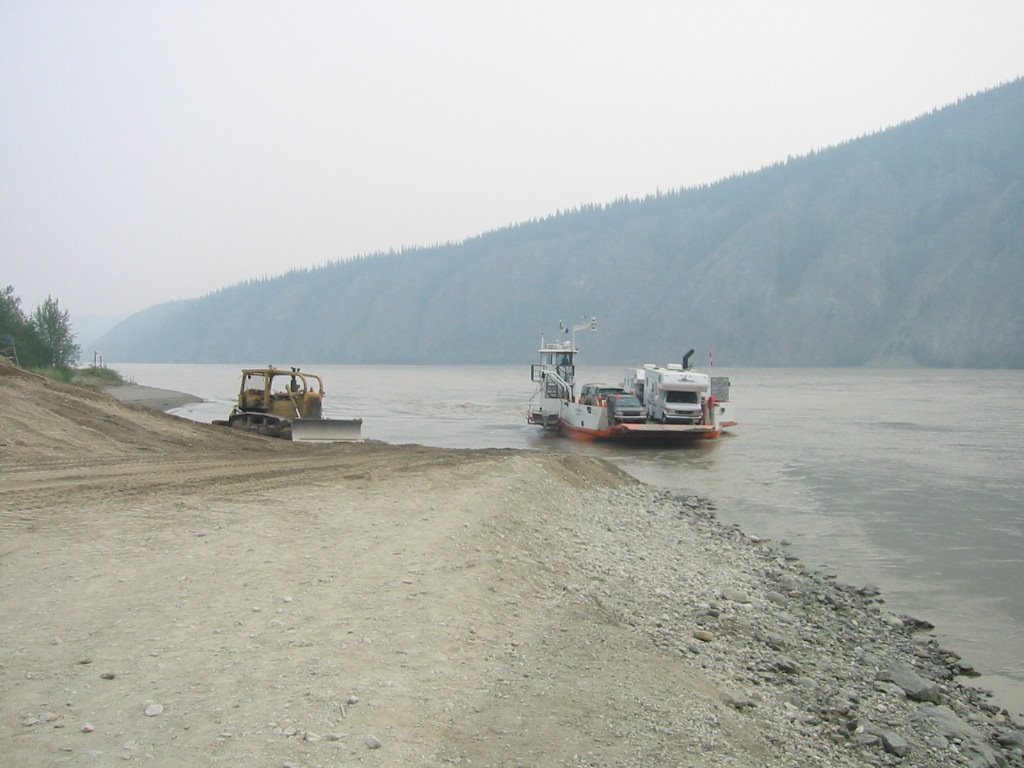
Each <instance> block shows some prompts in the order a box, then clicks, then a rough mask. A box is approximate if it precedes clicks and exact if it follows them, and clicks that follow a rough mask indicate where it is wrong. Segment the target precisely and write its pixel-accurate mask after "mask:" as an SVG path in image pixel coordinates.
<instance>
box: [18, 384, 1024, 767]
mask: <svg viewBox="0 0 1024 768" xmlns="http://www.w3.org/2000/svg"><path fill="white" fill-rule="evenodd" d="M0 384H2V386H3V387H4V391H5V396H4V398H2V399H0V469H2V471H0V530H2V531H3V538H2V541H3V545H2V549H0V584H2V585H3V589H2V590H0V617H2V618H0V754H4V755H5V756H6V757H5V759H6V761H8V762H9V763H10V764H11V765H15V764H20V765H28V764H33V765H34V764H52V765H94V764H96V763H97V762H104V761H107V760H110V759H114V758H117V759H120V758H122V757H124V758H138V759H142V758H146V759H148V761H149V762H150V763H151V764H153V765H168V766H171V765H190V764H198V763H208V762H211V761H213V760H219V761H223V762H225V763H226V764H242V763H258V764H265V765H289V764H290V765H295V766H307V765H308V766H315V765H330V764H339V763H355V762H359V763H361V764H367V765H382V766H384V765H424V766H426V765H445V764H467V765H468V764H475V765H495V766H514V765H550V766H563V765H601V766H604V765H607V766H612V765H644V766H662V765H663V766H680V765H682V766H708V767H710V766H723V765H734V766H755V765H756V766H763V765H773V766H807V765H838V766H854V765H858V766H860V765H896V764H901V765H920V766H940V765H941V766H947V765H999V764H1012V765H1020V764H1024V762H1022V760H1021V757H1020V745H1021V738H1022V734H1021V732H1020V730H1019V727H1018V726H1017V725H1016V724H1014V723H1013V722H1011V720H1010V719H1009V718H1008V716H1007V715H1006V714H1005V713H1002V712H1000V711H999V710H998V708H997V707H994V706H992V705H991V704H990V703H989V702H988V700H987V698H986V697H985V696H983V695H981V694H980V693H978V692H977V691H974V690H972V689H969V688H964V687H962V686H961V685H960V684H959V683H957V682H956V680H955V679H954V678H953V675H954V673H955V672H957V671H959V668H958V661H957V659H956V657H955V654H952V653H950V652H947V651H944V650H943V649H940V648H938V647H937V646H936V645H935V643H934V641H933V640H931V639H930V638H929V637H928V636H927V635H925V634H922V633H921V632H918V631H915V630H917V629H918V628H917V627H916V626H915V625H914V623H913V622H910V621H905V620H901V619H898V618H896V617H892V616H888V615H887V614H886V613H885V612H884V610H882V608H883V607H884V606H880V604H879V602H878V598H877V596H875V595H872V594H870V593H867V594H862V593H861V592H859V591H858V590H856V589H853V588H850V587H845V586H842V585H837V584H835V583H834V582H833V581H831V580H830V579H827V578H825V577H823V576H819V575H817V574H815V573H810V572H808V571H807V570H806V569H805V568H804V567H803V566H802V564H800V563H799V562H797V561H794V560H792V559H790V558H789V557H787V555H786V554H785V552H784V551H783V550H781V549H779V548H778V547H776V546H774V545H773V544H772V543H771V542H766V541H760V540H757V539H754V538H751V537H749V536H746V535H744V534H743V533H742V532H741V531H739V530H737V529H735V528H732V527H728V526H724V525H722V524H721V523H719V522H718V521H717V519H716V518H715V515H714V511H713V509H712V505H711V504H710V502H708V501H706V500H703V499H699V498H695V497H679V496H673V495H670V494H667V493H663V492H659V491H656V490H654V489H651V488H649V487H646V486H643V485H641V484H638V483H636V482H635V481H634V480H632V479H631V478H629V477H628V476H627V475H625V474H624V473H622V472H620V471H618V470H616V469H615V468H614V467H612V466H611V465H610V464H608V463H606V462H604V461H601V460H598V459H591V458H586V457H580V456H573V455H558V454H548V453H545V454H540V453H533V452H529V451H512V450H481V451H462V450H443V449H433V448H423V447H420V446H412V445H406V446H394V445H385V444H380V443H373V442H368V443H363V444H349V445H330V446H322V445H308V444H292V443H288V442H284V441H275V440H271V439H266V438H260V437H255V436H248V435H241V434H236V433H234V432H231V431H229V430H224V429H218V428H214V427H209V426H206V425H202V424H195V423H193V422H189V421H185V420H182V419H177V418H174V417H171V416H167V415H165V414H162V413H157V412H154V411H152V410H148V409H145V408H142V407H138V406H133V405H126V404H123V403H119V402H117V401H116V400H114V399H113V398H111V397H109V396H107V395H105V394H103V393H101V392H96V391H93V390H88V389H82V388H76V387H70V386H66V385H61V384H56V383H54V382H48V381H46V380H43V379H40V378H39V377H34V376H32V375H31V374H27V373H25V372H23V371H20V370H19V369H15V368H12V367H10V366H4V367H0ZM1015 745H1016V751H1015Z"/></svg>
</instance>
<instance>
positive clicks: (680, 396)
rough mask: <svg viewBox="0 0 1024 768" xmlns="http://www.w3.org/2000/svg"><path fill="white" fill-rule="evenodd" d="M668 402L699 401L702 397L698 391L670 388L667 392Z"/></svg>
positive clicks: (666, 399)
mask: <svg viewBox="0 0 1024 768" xmlns="http://www.w3.org/2000/svg"><path fill="white" fill-rule="evenodd" d="M665 402H666V403H699V402H700V399H699V397H698V395H697V393H696V392H678V391H676V390H674V389H670V390H668V391H667V392H666V393H665Z"/></svg>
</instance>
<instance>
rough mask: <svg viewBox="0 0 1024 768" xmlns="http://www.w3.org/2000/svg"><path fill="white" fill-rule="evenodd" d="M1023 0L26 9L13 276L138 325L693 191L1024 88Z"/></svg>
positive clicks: (6, 150)
mask: <svg viewBox="0 0 1024 768" xmlns="http://www.w3.org/2000/svg"><path fill="white" fill-rule="evenodd" d="M1022 30H1024V2H1021V1H1020V0H1002V1H1001V2H995V1H993V0H972V2H967V1H966V0H957V1H956V2H947V1H945V0H926V1H920V2H917V1H915V2H900V0H885V1H884V2H874V1H872V0H868V1H864V0H862V1H861V2H849V0H845V1H844V2H826V1H823V0H818V1H817V2H815V1H814V0H807V1H806V2H780V1H779V0H773V1H772V2H765V1H764V0H760V1H759V2H752V1H748V0H742V1H737V2H727V1H726V0H723V1H721V2H691V1H690V0H675V1H674V2H644V0H627V1H624V2H615V3H611V2H599V1H596V0H566V1H565V2H559V0H543V1H542V2H533V1H532V0H530V1H523V0H520V1H519V2H509V3H497V2H486V1H482V0H468V1H467V2H445V1H444V0H432V1H431V2H422V1H420V2H411V1H410V2H391V1H388V0H375V1H374V2H368V1H367V2H359V3H356V2H343V1H342V0H334V1H328V0H324V1H323V2H316V1H310V2H303V3H282V2H280V1H279V0H277V1H275V2H263V1H261V0H237V1H236V2H227V1H223V2H217V0H203V1H202V2H188V1H187V0H163V2H158V1H157V0H151V1H147V0H124V1H123V2H115V1H105V0H94V1H91V2H89V1H84V0H83V1H81V2H72V1H71V0H67V1H65V2H47V1H46V0H0V287H2V286H4V285H7V284H13V285H14V287H15V292H16V293H17V294H18V295H20V296H21V297H22V303H23V308H25V309H27V310H31V309H33V308H34V307H35V306H36V305H37V304H38V303H39V302H41V301H42V300H43V299H45V298H46V296H47V295H48V294H52V295H53V296H55V297H56V298H58V299H59V300H60V302H61V305H62V306H63V307H65V308H68V309H69V310H70V311H71V314H72V315H73V316H76V315H82V314H107V313H127V312H132V311H135V310H138V309H142V308H144V307H147V306H150V305H152V304H156V303H159V302H162V301H166V300H170V299H175V298H187V297H192V296H199V295H202V294H205V293H208V292H209V291H211V290H215V289H216V288H219V287H222V286H224V285H228V284H231V283H234V282H237V281H239V280H243V279H247V278H250V277H258V276H262V275H275V274H279V273H282V272H285V271H287V270H288V269H291V268H294V267H300V266H314V265H317V264H322V263H325V262H329V261H333V260H336V259H339V258H349V257H351V256H354V255H357V254H363V253H370V252H374V251H378V250H386V249H389V248H400V247H402V246H407V245H426V244H432V243H436V242H444V241H458V240H462V239H464V238H466V237H468V236H472V235H475V234H479V233H481V232H484V231H487V230H489V229H494V228H497V227H501V226H504V225H506V224H510V223H514V222H517V221H521V220H524V219H529V218H535V217H543V216H545V215H547V214H550V213H554V212H555V211H557V210H559V209H566V208H572V207H575V206H577V205H580V204H583V203H592V202H598V203H599V202H607V201H611V200H614V199H616V198H620V197H623V196H630V197H642V196H643V195H645V194H648V193H651V192H654V191H656V190H658V189H661V190H668V189H675V188H678V187H681V186H690V185H694V184H699V183H703V182H708V181H713V180H715V179H718V178H721V177H723V176H727V175H729V174H732V173H735V172H739V171H743V170H748V169H754V168H759V167H762V166H764V165H767V164H770V163H773V162H776V161H778V160H782V159H785V158H786V156H787V155H799V154H804V153H806V152H807V151H809V150H811V149H815V148H821V147H824V146H828V145H832V144H836V143H839V142H842V141H845V140H847V139H850V138H854V137H857V136H860V135H863V134H865V133H870V132H873V131H876V130H878V129H881V128H884V127H886V126H889V125H892V124H894V123H898V122H900V121H902V120H905V119H908V118H911V117H914V116H916V115H918V114H921V113H923V112H927V111H929V110H931V109H932V108H933V107H936V106H942V105H945V104H948V103H950V102H952V101H955V100H956V99H957V98H958V97H960V96H963V95H966V94H969V93H973V92H976V91H979V90H987V89H989V88H991V87H994V86H996V85H998V84H1000V83H1003V82H1008V81H1010V80H1013V79H1016V78H1017V77H1020V76H1021V75H1024V43H1022V39H1024V38H1022Z"/></svg>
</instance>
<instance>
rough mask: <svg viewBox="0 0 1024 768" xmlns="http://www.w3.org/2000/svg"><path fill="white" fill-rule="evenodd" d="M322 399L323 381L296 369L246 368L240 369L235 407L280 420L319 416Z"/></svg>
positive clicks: (315, 417) (316, 417)
mask: <svg viewBox="0 0 1024 768" xmlns="http://www.w3.org/2000/svg"><path fill="white" fill-rule="evenodd" d="M323 398H324V383H323V380H322V379H321V378H320V377H319V376H317V375H315V374H310V373H303V372H302V371H301V370H299V369H298V368H292V369H290V370H286V369H283V368H274V367H270V368H249V369H246V370H244V371H242V386H241V389H240V390H239V393H238V409H239V410H241V411H248V412H255V413H266V414H270V415H272V416H276V417H278V418H280V419H287V420H291V419H319V418H320V417H321V415H322V409H323Z"/></svg>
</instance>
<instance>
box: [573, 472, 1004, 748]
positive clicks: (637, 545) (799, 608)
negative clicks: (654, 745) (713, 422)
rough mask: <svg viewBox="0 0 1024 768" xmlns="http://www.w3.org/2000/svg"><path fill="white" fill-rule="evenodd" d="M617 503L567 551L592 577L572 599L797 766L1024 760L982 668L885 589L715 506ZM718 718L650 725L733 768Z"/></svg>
mask: <svg viewBox="0 0 1024 768" xmlns="http://www.w3.org/2000/svg"><path fill="white" fill-rule="evenodd" d="M610 493H611V495H612V497H613V498H614V500H615V501H614V503H612V504H608V503H602V502H601V501H599V500H597V499H594V500H590V501H587V502H584V503H582V504H581V506H580V508H579V509H578V511H577V514H578V516H579V522H580V525H579V526H578V527H577V528H576V531H577V532H576V534H575V535H574V536H573V537H572V540H571V542H567V544H570V545H571V544H573V543H574V544H575V557H576V560H577V562H578V563H581V564H583V565H584V573H587V574H588V575H589V578H586V579H584V580H581V581H580V582H578V583H576V584H573V585H572V586H571V588H572V589H574V590H577V591H578V592H579V593H580V594H581V595H583V596H585V597H586V598H587V599H589V600H591V601H593V602H594V603H596V604H598V605H600V606H601V607H602V608H603V609H604V610H607V611H609V612H611V613H612V614H613V615H615V616H616V617H617V618H618V620H620V621H623V622H626V623H628V624H630V625H632V626H634V627H636V628H637V629H638V630H640V631H642V632H643V633H644V634H646V635H647V636H649V637H650V639H651V640H652V641H653V642H654V643H655V644H656V645H657V646H658V647H659V648H660V649H662V650H663V651H665V652H668V653H671V654H674V655H676V656H678V657H680V658H681V659H682V660H685V661H686V662H687V663H690V664H694V665H697V666H699V667H700V668H701V669H702V670H703V671H704V673H705V674H706V675H708V676H709V677H711V678H712V679H714V680H715V681H716V683H717V684H718V695H719V697H720V699H721V701H722V702H724V703H725V704H726V705H727V706H729V707H730V708H732V709H733V710H735V711H737V712H739V713H741V715H742V717H743V718H744V719H745V720H747V721H749V726H750V727H751V728H753V729H756V731H757V732H758V733H759V734H760V735H761V736H762V737H766V738H767V739H768V740H769V741H770V742H772V743H778V744H785V745H786V749H787V751H788V752H789V754H791V757H790V758H788V759H787V762H785V763H784V764H785V765H792V766H800V765H872V766H876V765H877V766H887V765H915V766H935V767H936V768H938V767H939V766H950V765H968V766H1004V765H1024V730H1022V727H1021V724H1020V723H1018V722H1015V721H1014V719H1013V718H1012V717H1011V715H1010V713H1008V712H1007V711H1005V710H1002V709H1000V708H999V707H998V706H996V705H994V704H993V703H992V702H991V700H990V694H988V693H987V692H985V691H981V690H978V689H976V688H973V687H970V686H967V685H964V684H962V683H961V682H959V681H958V680H957V677H958V676H961V675H963V674H965V673H969V672H970V669H969V668H968V667H965V666H964V665H962V663H961V661H960V658H959V657H958V656H957V654H956V653H954V652H953V651H950V650H948V649H945V648H942V647H940V646H939V644H938V643H937V641H936V640H935V638H934V637H933V636H931V635H930V634H929V633H928V632H927V630H928V629H929V628H930V626H929V625H928V624H927V623H923V622H919V621H917V620H915V619H913V618H911V617H907V616H900V617H897V616H894V615H891V614H889V613H887V612H886V611H885V609H884V607H883V600H882V598H881V597H880V596H879V595H878V593H877V590H874V589H871V588H861V589H858V588H855V587H851V586H846V585H843V584H839V583H837V582H836V581H835V580H834V579H833V578H832V577H831V576H829V575H825V574H821V573H817V572H814V571H811V570H809V569H807V568H806V567H805V566H804V565H803V564H802V563H801V562H800V561H799V560H797V559H796V558H794V557H793V556H791V555H790V554H789V553H788V552H787V551H786V549H785V547H784V546H780V545H778V544H776V543H773V542H770V541H767V540H763V539H760V538H758V537H755V536H749V535H747V534H745V533H743V532H742V531H741V530H739V529H738V528H737V527H735V526H728V525H725V524H723V523H721V522H720V521H718V520H717V518H716V516H715V512H714V507H713V504H712V503H711V502H710V501H708V500H705V499H700V498H697V497H683V496H678V495H674V494H672V493H669V492H664V491H660V490H657V489H653V488H650V487H645V486H637V487H635V488H629V489H623V490H616V491H612V492H610ZM625 510H632V511H633V512H632V513H630V512H628V511H626V512H625V513H624V511H625ZM583 530H585V531H586V533H585V534H582V533H580V531H583ZM718 720H719V718H718V714H717V713H716V712H715V711H714V710H706V711H705V710H702V709H699V708H698V709H696V710H690V711H689V712H688V715H687V716H686V717H684V718H683V719H682V720H680V721H671V720H669V721H665V720H663V719H661V718H660V717H659V718H657V722H652V723H651V724H650V725H651V732H652V733H659V734H665V735H664V736H663V737H659V738H665V739H666V742H670V741H671V734H672V733H673V732H679V733H683V732H686V733H689V734H691V735H692V734H693V733H694V732H695V731H696V732H700V733H702V734H704V738H705V740H706V743H707V745H708V748H709V750H715V751H716V752H717V753H718V754H719V755H720V756H721V757H723V762H721V763H719V764H721V765H725V764H733V763H730V762H728V761H727V760H725V759H724V758H727V757H729V755H728V748H727V745H725V744H722V743H716V741H715V733H716V731H717V730H719V722H718ZM723 752H724V754H723ZM732 758H733V759H734V760H736V761H737V764H741V763H743V762H744V760H743V759H742V757H741V756H740V755H738V754H737V755H733V756H732ZM770 764H772V765H782V764H783V763H778V762H775V761H774V760H773V761H772V762H771V763H770Z"/></svg>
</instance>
